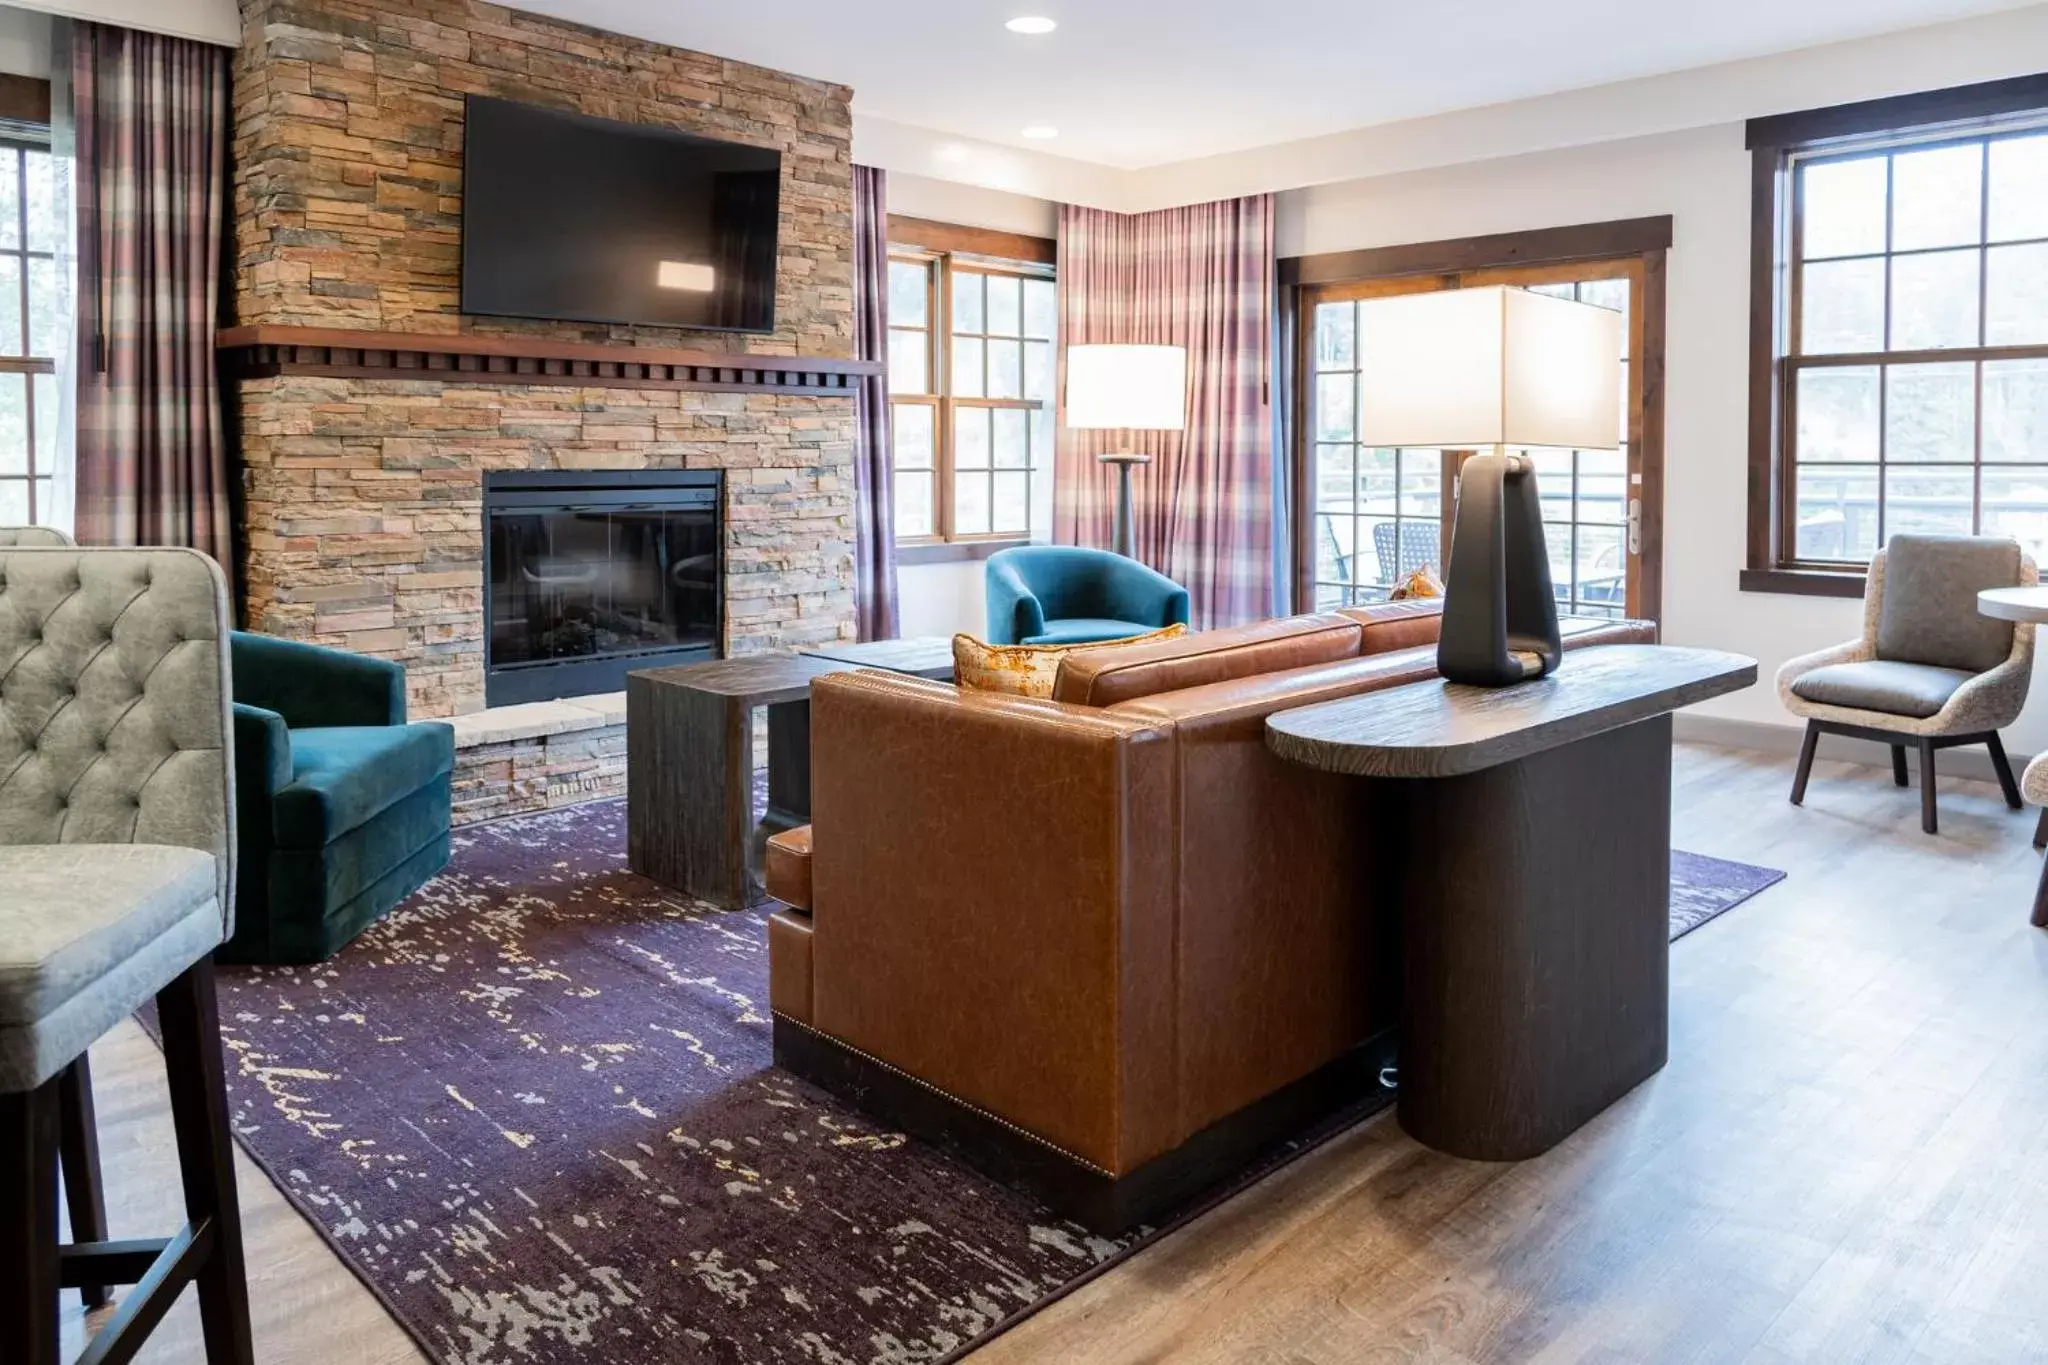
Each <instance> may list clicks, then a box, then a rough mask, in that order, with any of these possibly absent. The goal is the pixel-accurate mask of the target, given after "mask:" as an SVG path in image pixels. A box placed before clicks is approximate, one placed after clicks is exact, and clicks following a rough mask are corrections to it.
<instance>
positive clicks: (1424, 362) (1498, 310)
mask: <svg viewBox="0 0 2048 1365" xmlns="http://www.w3.org/2000/svg"><path fill="white" fill-rule="evenodd" d="M1357 353H1358V368H1359V393H1358V439H1359V440H1360V441H1361V442H1362V443H1364V444H1366V445H1372V446H1445V447H1450V448H1452V449H1476V448H1479V447H1487V446H1496V445H1507V446H1559V447H1564V448H1567V449H1574V450H1614V449H1616V448H1618V447H1619V446H1620V444H1621V436H1622V432H1621V359H1622V354H1623V351H1622V318H1621V314H1619V313H1617V312H1615V311H1614V310H1612V309H1609V308H1599V307H1595V306H1594V305H1592V304H1589V303H1574V302H1573V301H1572V300H1570V299H1559V298H1552V297H1551V296H1550V295H1547V294H1532V293H1530V292H1529V291H1527V290H1526V289H1511V288H1507V287H1505V286H1498V287H1492V288H1485V289H1451V290H1444V291H1441V292H1438V293H1431V294H1403V295H1396V296H1394V297H1391V298H1384V299H1368V300H1364V301H1362V302H1361V303H1360V304H1359V305H1358V347H1357Z"/></svg>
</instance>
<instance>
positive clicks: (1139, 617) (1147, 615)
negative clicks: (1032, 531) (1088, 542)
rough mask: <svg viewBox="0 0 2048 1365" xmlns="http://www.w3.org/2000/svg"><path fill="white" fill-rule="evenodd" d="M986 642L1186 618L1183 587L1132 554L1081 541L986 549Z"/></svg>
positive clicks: (1141, 629)
mask: <svg viewBox="0 0 2048 1365" xmlns="http://www.w3.org/2000/svg"><path fill="white" fill-rule="evenodd" d="M985 588H986V591H987V594H988V642H989V643H990V644H992V645H1080V644H1089V643H1092V642H1094V641H1097V640H1124V639H1128V638H1130V637H1131V636H1133V635H1143V634H1144V633H1145V632H1147V631H1151V630H1159V629H1162V628H1163V627H1166V626H1171V625H1186V624H1187V621H1188V590H1187V589H1186V588H1183V587H1182V586H1181V585H1180V584H1178V583H1176V582H1174V581H1173V580H1172V579H1170V578H1168V577H1167V576H1166V575H1165V574H1162V573H1155V572H1153V571H1152V570H1151V569H1149V568H1147V567H1146V566H1145V565H1143V564H1140V563H1139V562H1138V561H1137V560H1135V559H1127V558H1125V557H1124V556H1123V555H1119V554H1111V553H1110V552H1109V551H1108V550H1091V549H1088V548H1086V547H1084V546H1080V545H1020V546H1018V547H1017V548H1015V549H1011V550H998V551H997V552H996V553H995V554H993V555H990V556H989V560H988V578H987V581H986V584H985Z"/></svg>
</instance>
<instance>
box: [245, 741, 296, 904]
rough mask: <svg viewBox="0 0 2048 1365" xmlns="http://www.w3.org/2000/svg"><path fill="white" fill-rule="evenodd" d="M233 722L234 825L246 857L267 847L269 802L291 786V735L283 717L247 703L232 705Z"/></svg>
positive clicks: (269, 837)
mask: <svg viewBox="0 0 2048 1365" xmlns="http://www.w3.org/2000/svg"><path fill="white" fill-rule="evenodd" d="M234 721H235V825H236V836H237V838H238V839H239V841H240V844H241V848H242V851H243V853H244V854H245V855H246V854H248V853H250V852H252V851H257V852H260V851H261V850H264V849H267V848H269V847H270V846H271V843H272V837H271V805H270V799H271V797H272V796H274V795H275V794H276V793H277V791H278V790H279V789H280V788H282V787H286V786H289V785H290V784H291V780H292V735H291V730H290V729H289V728H287V727H286V725H285V723H284V717H283V716H280V715H279V714H278V713H277V712H275V711H268V710H265V709H264V708H263V707H260V706H251V705H249V704H248V703H247V702H239V701H238V702H236V703H235V711H234ZM256 880H257V883H258V884H260V883H261V881H262V877H261V874H260V872H258V873H257V874H256Z"/></svg>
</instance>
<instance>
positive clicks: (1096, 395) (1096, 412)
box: [1065, 345, 1188, 559]
mask: <svg viewBox="0 0 2048 1365" xmlns="http://www.w3.org/2000/svg"><path fill="white" fill-rule="evenodd" d="M1187 413H1188V353H1187V351H1186V349H1185V348H1183V347H1180V346H1122V345H1081V346H1069V347H1067V403H1066V411H1065V420H1066V425H1067V429H1068V430H1070V431H1180V430H1182V429H1183V428H1184V427H1186V426H1187ZM1095 458H1096V459H1097V460H1099V461H1101V462H1102V463H1103V464H1106V465H1114V466H1116V470H1117V499H1116V544H1115V546H1114V548H1115V550H1116V552H1117V553H1118V554H1120V555H1123V556H1124V557H1125V558H1127V559H1136V558H1137V557H1138V553H1137V534H1136V531H1135V530H1134V528H1133V526H1132V524H1131V520H1132V519H1131V468H1132V466H1134V465H1141V464H1150V463H1151V462H1152V457H1151V456H1150V455H1144V454H1140V453H1138V452H1137V451H1112V452H1110V453H1109V454H1105V455H1098V456H1096V457H1095Z"/></svg>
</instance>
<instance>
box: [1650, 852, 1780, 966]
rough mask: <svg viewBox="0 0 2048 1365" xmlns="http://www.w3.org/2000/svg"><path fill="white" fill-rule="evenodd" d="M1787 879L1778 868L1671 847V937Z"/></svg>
mask: <svg viewBox="0 0 2048 1365" xmlns="http://www.w3.org/2000/svg"><path fill="white" fill-rule="evenodd" d="M1784 880H1785V874H1784V873H1782V872H1779V871H1778V870H1776V869H1775V868H1769V867H1756V866H1754V865H1752V864H1750V863H1735V862H1730V861H1728V860H1727V859H1726V858H1709V857H1707V856H1706V855H1705V854H1702V853H1686V852H1683V851H1681V850H1679V849H1675V848H1674V849H1672V850H1671V941H1672V942H1674V943H1676V942H1677V941H1678V940H1679V939H1682V938H1684V937H1685V936H1686V935H1687V934H1689V933H1691V932H1692V931H1693V930H1695V929H1697V928H1699V927H1700V926H1701V925H1702V924H1705V923H1706V922H1707V921H1708V920H1710V919H1715V918H1717V917H1719V916H1721V915H1725V914H1727V913H1728V912H1729V911H1730V910H1733V909H1734V908H1735V907H1736V906H1738V905H1740V904H1742V903H1743V902H1744V901H1746V900H1748V899H1749V898H1750V897H1751V896H1754V895H1755V894H1757V892H1759V891H1767V890H1769V889H1770V888H1771V887H1773V886H1776V885H1777V884H1778V883H1779V882H1782V881H1784Z"/></svg>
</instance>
